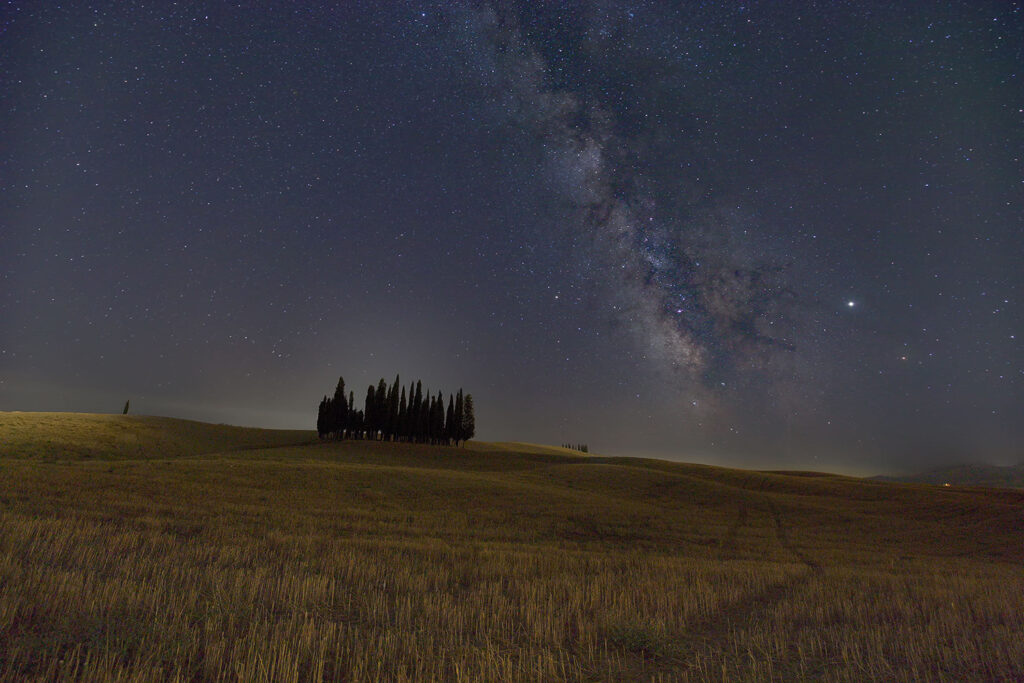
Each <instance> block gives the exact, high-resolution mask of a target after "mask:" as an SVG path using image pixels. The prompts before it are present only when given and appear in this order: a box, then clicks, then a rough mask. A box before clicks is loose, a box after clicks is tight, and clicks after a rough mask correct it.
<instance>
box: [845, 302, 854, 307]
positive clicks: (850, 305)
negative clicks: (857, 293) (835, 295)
mask: <svg viewBox="0 0 1024 683" xmlns="http://www.w3.org/2000/svg"><path fill="white" fill-rule="evenodd" d="M846 305H847V306H849V307H850V308H853V306H854V303H853V302H852V301H847V302H846Z"/></svg>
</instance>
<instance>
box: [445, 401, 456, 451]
mask: <svg viewBox="0 0 1024 683" xmlns="http://www.w3.org/2000/svg"><path fill="white" fill-rule="evenodd" d="M454 430H455V398H454V397H453V396H452V395H451V394H448V413H447V414H446V415H445V416H444V440H445V443H446V444H449V445H450V444H451V442H452V440H453V439H454V438H455V435H454V434H452V432H453V431H454Z"/></svg>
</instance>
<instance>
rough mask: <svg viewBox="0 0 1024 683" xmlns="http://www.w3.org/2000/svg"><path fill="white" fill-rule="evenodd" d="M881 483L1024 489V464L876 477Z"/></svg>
mask: <svg viewBox="0 0 1024 683" xmlns="http://www.w3.org/2000/svg"><path fill="white" fill-rule="evenodd" d="M876 479H878V480H880V481H901V482H906V483H916V484H937V485H939V486H942V485H944V484H950V485H951V486H993V487H999V488H1015V489H1024V464H1022V465H1006V466H1003V465H986V464H969V465H954V466H951V467H942V468H939V469H934V470H928V471H927V472H921V473H920V474H908V475H904V476H899V477H876Z"/></svg>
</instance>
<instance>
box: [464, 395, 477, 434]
mask: <svg viewBox="0 0 1024 683" xmlns="http://www.w3.org/2000/svg"><path fill="white" fill-rule="evenodd" d="M474 436H476V415H474V414H473V394H466V398H465V401H464V402H463V405H462V440H463V441H469V440H470V439H472V438H473V437H474Z"/></svg>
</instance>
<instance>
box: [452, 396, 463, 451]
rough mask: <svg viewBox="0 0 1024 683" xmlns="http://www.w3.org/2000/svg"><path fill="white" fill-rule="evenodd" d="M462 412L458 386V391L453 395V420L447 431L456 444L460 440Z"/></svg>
mask: <svg viewBox="0 0 1024 683" xmlns="http://www.w3.org/2000/svg"><path fill="white" fill-rule="evenodd" d="M462 412H463V401H462V387H459V393H457V394H456V395H455V422H454V424H452V426H451V428H450V429H449V431H450V432H451V434H452V438H453V439H455V445H456V446H458V445H459V442H460V441H462V440H463V439H462Z"/></svg>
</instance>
